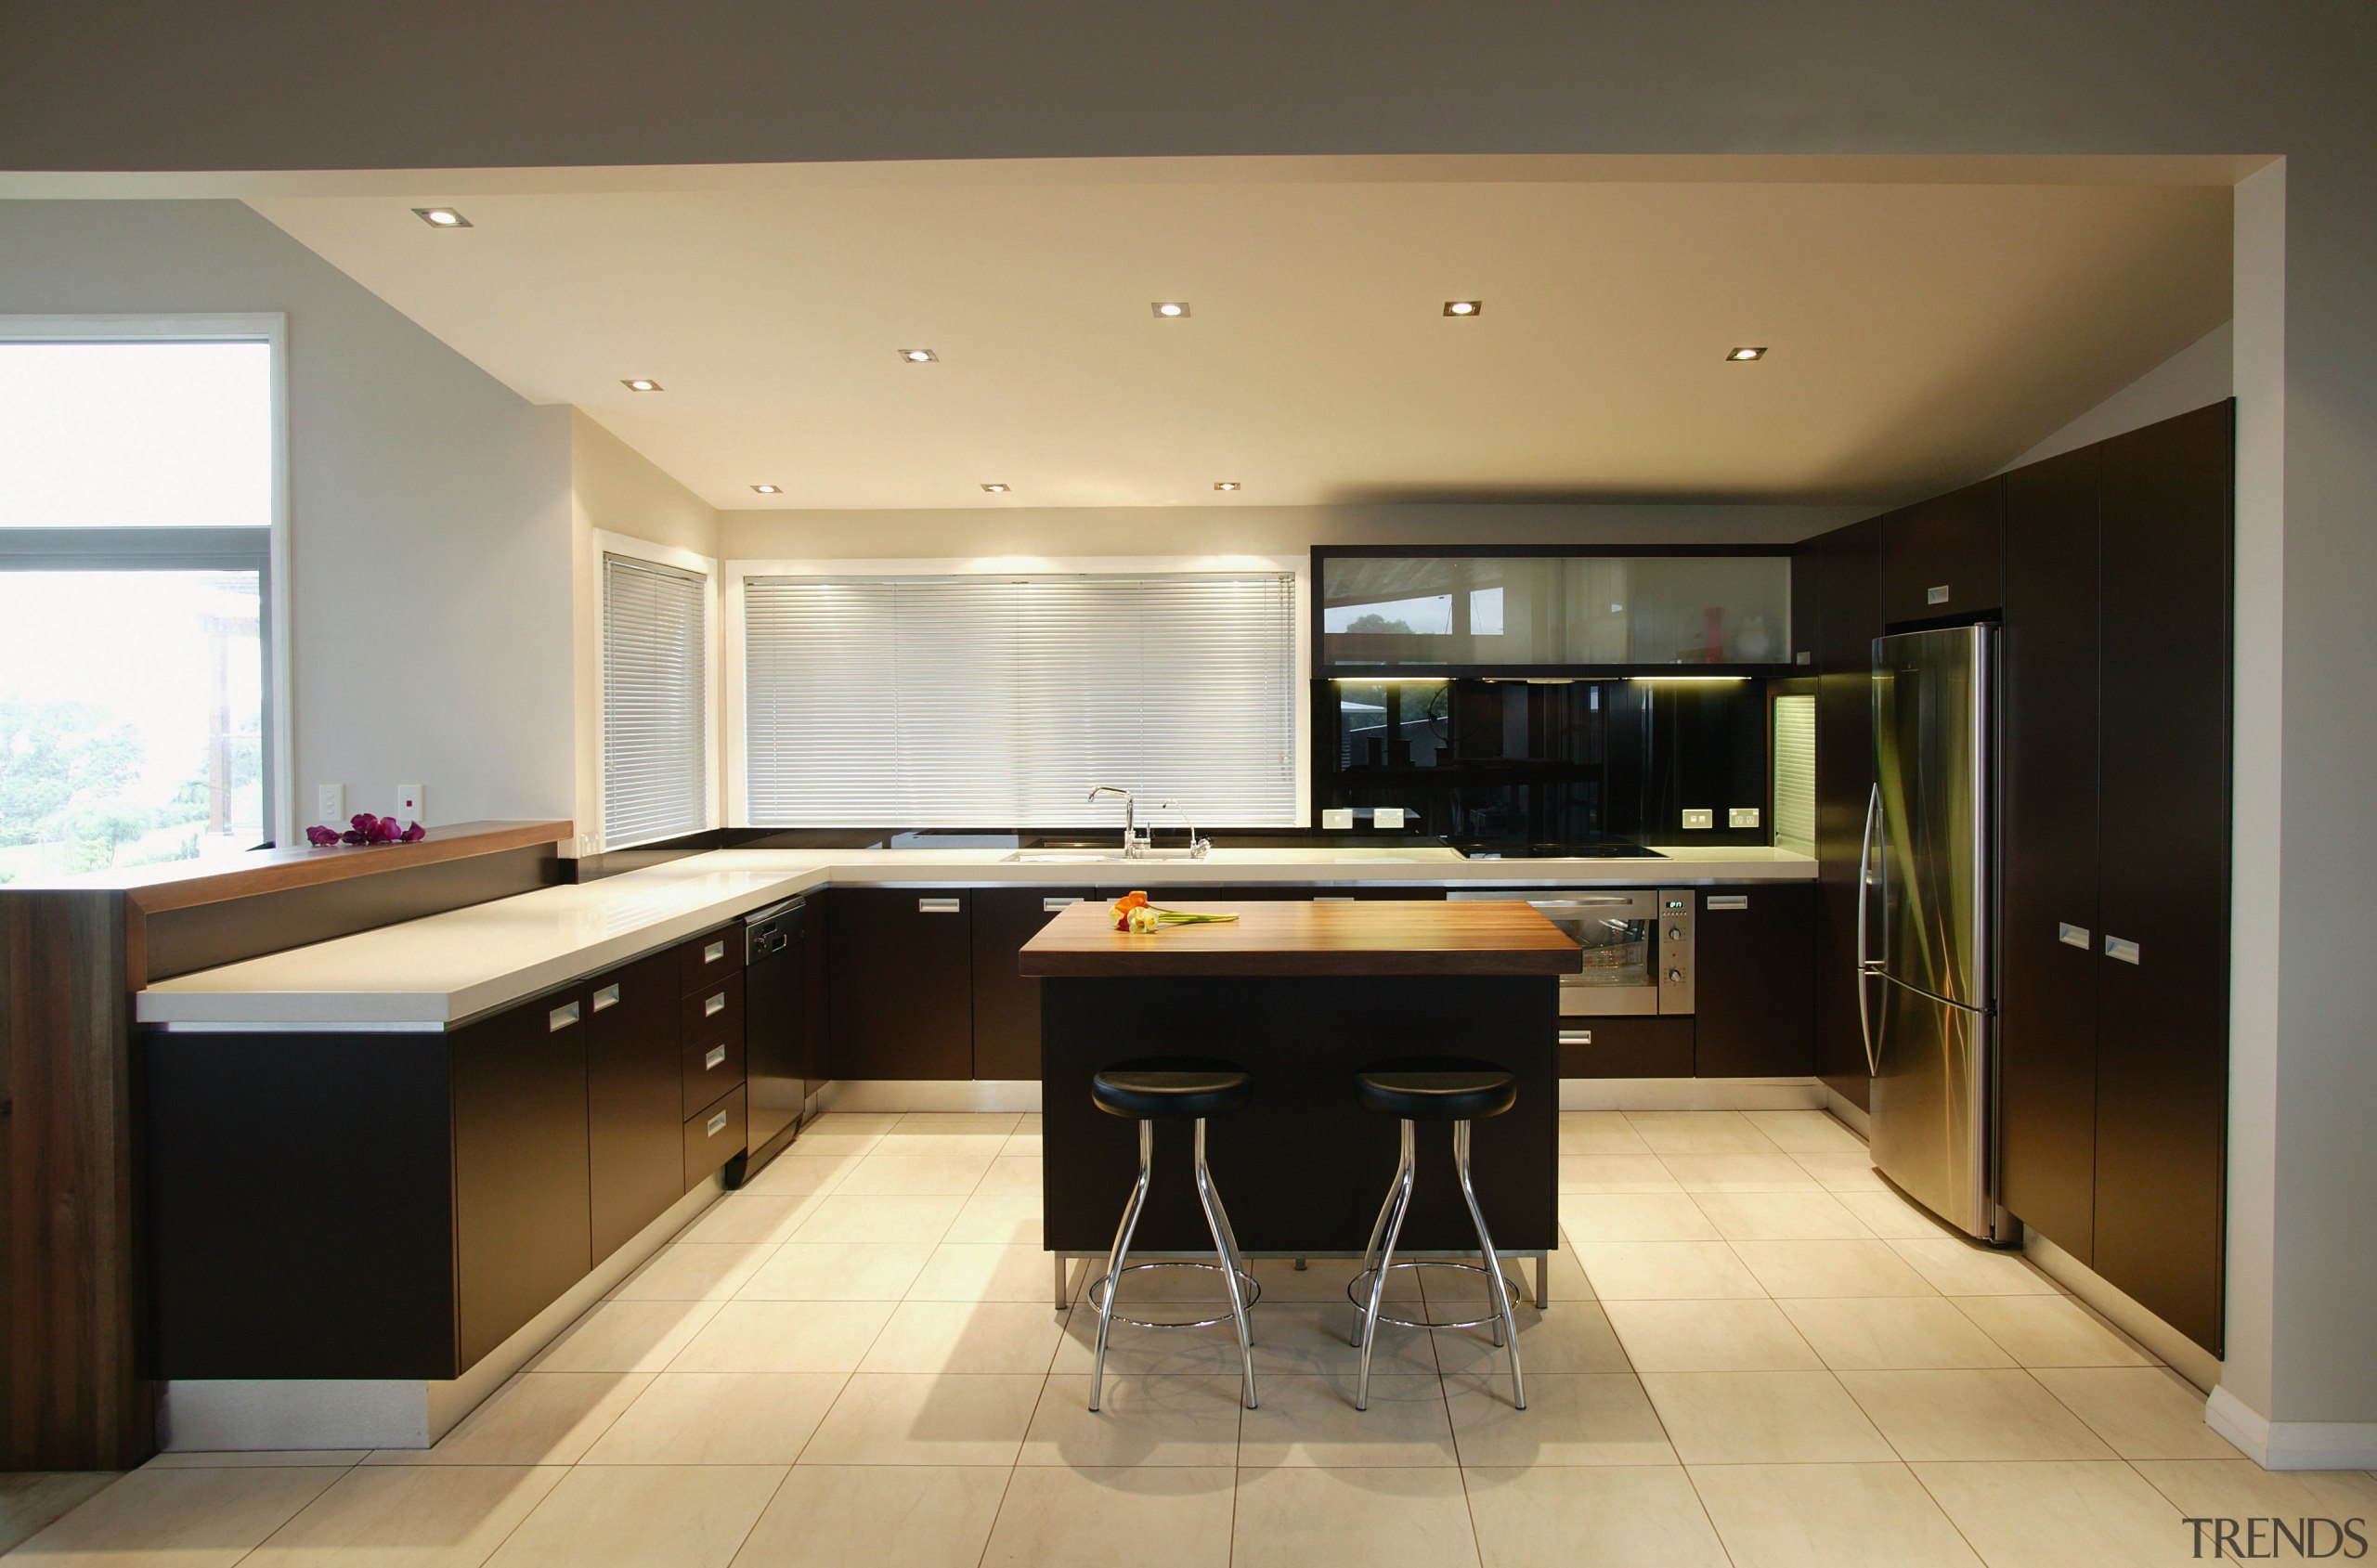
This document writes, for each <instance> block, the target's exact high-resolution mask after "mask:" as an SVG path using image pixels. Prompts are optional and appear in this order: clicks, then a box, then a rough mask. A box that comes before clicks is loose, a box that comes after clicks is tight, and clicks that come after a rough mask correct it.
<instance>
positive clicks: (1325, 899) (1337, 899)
mask: <svg viewBox="0 0 2377 1568" xmlns="http://www.w3.org/2000/svg"><path fill="white" fill-rule="evenodd" d="M1312 901H1313V902H1314V903H1317V904H1349V903H1352V902H1353V901H1354V895H1353V894H1351V893H1315V894H1314V895H1313V896H1312Z"/></svg>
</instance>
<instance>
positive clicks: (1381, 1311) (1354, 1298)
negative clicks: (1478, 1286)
mask: <svg viewBox="0 0 2377 1568" xmlns="http://www.w3.org/2000/svg"><path fill="white" fill-rule="evenodd" d="M1386 1266H1387V1269H1388V1271H1389V1272H1390V1273H1392V1272H1393V1271H1395V1270H1396V1269H1406V1268H1414V1269H1417V1268H1441V1269H1450V1270H1452V1271H1453V1272H1455V1273H1457V1274H1474V1275H1475V1276H1477V1277H1478V1278H1480V1279H1483V1278H1485V1277H1486V1270H1485V1269H1484V1268H1483V1267H1481V1266H1479V1265H1478V1264H1476V1263H1455V1262H1454V1261H1453V1260H1452V1259H1450V1258H1405V1259H1402V1260H1400V1261H1398V1262H1396V1263H1389V1264H1387V1265H1386ZM1377 1273H1378V1270H1376V1269H1374V1268H1366V1269H1364V1270H1362V1272H1361V1273H1359V1274H1357V1275H1356V1276H1354V1277H1353V1278H1351V1279H1349V1280H1347V1281H1346V1282H1345V1299H1346V1300H1347V1301H1349V1302H1353V1303H1354V1310H1355V1312H1356V1313H1357V1314H1361V1315H1368V1313H1369V1312H1370V1288H1369V1282H1370V1277H1371V1276H1373V1275H1375V1274H1377ZM1502 1283H1503V1284H1504V1285H1505V1286H1507V1287H1509V1289H1510V1291H1511V1295H1512V1297H1513V1299H1516V1297H1517V1296H1518V1294H1519V1288H1518V1287H1517V1286H1515V1285H1512V1284H1511V1276H1509V1275H1507V1274H1506V1275H1504V1276H1502ZM1388 1304H1389V1303H1388V1302H1385V1301H1381V1302H1379V1304H1378V1320H1379V1321H1380V1322H1381V1323H1392V1324H1394V1325H1395V1326H1396V1328H1483V1327H1484V1326H1485V1325H1487V1324H1488V1323H1493V1322H1497V1321H1499V1320H1500V1319H1499V1317H1498V1315H1496V1313H1495V1312H1494V1310H1493V1308H1494V1299H1493V1296H1492V1294H1491V1292H1488V1293H1487V1298H1486V1315H1485V1316H1483V1317H1448V1318H1435V1317H1428V1318H1418V1317H1390V1316H1388V1315H1387V1311H1386V1309H1387V1306H1388Z"/></svg>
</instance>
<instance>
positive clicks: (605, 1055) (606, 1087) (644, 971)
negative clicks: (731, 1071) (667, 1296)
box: [586, 952, 684, 1263]
mask: <svg viewBox="0 0 2377 1568" xmlns="http://www.w3.org/2000/svg"><path fill="white" fill-rule="evenodd" d="M679 972H680V960H679V955H678V954H677V953H675V952H659V953H655V954H653V955H652V956H651V957H650V958H646V959H643V960H640V961H639V962H637V963H634V964H631V965H628V966H627V967H626V968H624V969H620V970H616V971H614V972H612V973H610V974H607V975H598V976H596V977H595V978H594V979H593V981H592V982H591V986H590V987H589V992H588V1000H587V1007H588V1013H587V1018H586V1100H587V1106H586V1112H587V1114H586V1127H587V1144H588V1167H589V1169H588V1186H589V1189H590V1192H591V1199H592V1204H591V1207H592V1212H593V1236H594V1247H593V1261H594V1262H595V1263H601V1262H602V1261H603V1260H604V1258H607V1257H609V1256H610V1255H611V1254H612V1253H613V1252H616V1251H618V1250H619V1248H620V1247H621V1246H623V1245H624V1244H625V1243H627V1242H628V1241H629V1240H630V1239H632V1238H634V1236H635V1235H636V1233H637V1232H638V1231H641V1230H642V1229H643V1227H644V1226H645V1225H650V1224H651V1223H652V1222H653V1221H654V1220H656V1219H657V1218H658V1217H659V1216H660V1213H661V1212H662V1211H663V1210H665V1209H667V1208H668V1207H669V1205H670V1204H671V1203H674V1202H675V1201H677V1199H678V1198H679V1197H680V1196H681V1195H682V1193H683V1191H684V1188H683V1187H682V1186H680V1185H679V1183H678V1180H677V1177H678V1172H679V1169H680V1167H681V1166H682V1163H683V1155H682V1151H681V1149H680V1148H679V1138H678V1129H679V1127H680V1125H681V1124H682V1121H683V1119H684V1112H683V1111H682V1109H681V1108H679V1106H678V1100H677V1095H676V1094H675V1093H673V1092H672V1091H674V1090H675V1089H676V1088H677V1085H678V1082H679V1079H680V1077H681V1071H680V1069H679V1064H678V1058H679V1056H680V1054H681V1047H680V1045H679V1043H678V1030H677V1007H678V994H677V993H678V986H679V983H680V980H679Z"/></svg>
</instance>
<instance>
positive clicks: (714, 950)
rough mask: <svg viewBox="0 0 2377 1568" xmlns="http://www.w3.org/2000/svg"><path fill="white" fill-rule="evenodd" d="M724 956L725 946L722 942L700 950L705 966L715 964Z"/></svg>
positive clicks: (716, 942) (713, 943)
mask: <svg viewBox="0 0 2377 1568" xmlns="http://www.w3.org/2000/svg"><path fill="white" fill-rule="evenodd" d="M725 956H726V944H725V943H724V942H723V941H715V942H712V943H710V944H709V946H708V947H706V948H704V949H702V962H703V963H705V964H715V963H717V962H718V961H719V960H720V959H721V958H723V957H725Z"/></svg>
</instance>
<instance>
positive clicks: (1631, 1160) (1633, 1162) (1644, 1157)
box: [1560, 1154, 1683, 1197]
mask: <svg viewBox="0 0 2377 1568" xmlns="http://www.w3.org/2000/svg"><path fill="white" fill-rule="evenodd" d="M1682 1190H1683V1188H1682V1186H1681V1185H1680V1184H1679V1183H1678V1182H1677V1181H1676V1179H1675V1175H1674V1173H1672V1172H1670V1171H1669V1169H1668V1168H1667V1167H1666V1166H1665V1165H1663V1164H1661V1163H1660V1162H1659V1157H1658V1156H1657V1155H1656V1154H1563V1155H1562V1156H1561V1157H1560V1192H1561V1195H1562V1196H1563V1197H1565V1196H1567V1195H1568V1194H1570V1193H1596V1192H1682Z"/></svg>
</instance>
